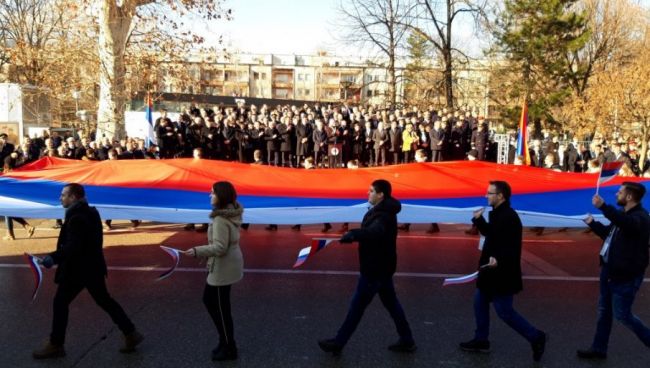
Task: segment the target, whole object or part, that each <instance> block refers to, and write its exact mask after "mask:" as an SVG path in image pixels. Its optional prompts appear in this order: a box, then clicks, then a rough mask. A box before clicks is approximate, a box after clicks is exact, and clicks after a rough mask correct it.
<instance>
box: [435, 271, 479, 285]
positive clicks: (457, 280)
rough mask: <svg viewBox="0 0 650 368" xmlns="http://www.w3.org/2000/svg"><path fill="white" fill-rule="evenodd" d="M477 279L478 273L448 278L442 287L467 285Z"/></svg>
mask: <svg viewBox="0 0 650 368" xmlns="http://www.w3.org/2000/svg"><path fill="white" fill-rule="evenodd" d="M477 278H478V271H476V272H474V273H472V274H469V275H465V276H460V277H449V278H446V279H445V281H444V282H443V283H442V286H447V285H459V284H467V283H470V282H472V281H474V280H476V279H477Z"/></svg>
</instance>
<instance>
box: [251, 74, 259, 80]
mask: <svg viewBox="0 0 650 368" xmlns="http://www.w3.org/2000/svg"><path fill="white" fill-rule="evenodd" d="M253 79H255V80H259V79H260V73H258V72H253Z"/></svg>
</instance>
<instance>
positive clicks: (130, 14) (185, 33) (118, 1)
mask: <svg viewBox="0 0 650 368" xmlns="http://www.w3.org/2000/svg"><path fill="white" fill-rule="evenodd" d="M86 1H88V2H92V1H93V0H86ZM97 1H98V6H99V15H98V25H99V42H98V47H99V48H98V52H99V60H100V78H99V108H98V111H97V123H98V133H99V134H105V135H108V136H122V135H123V134H124V106H125V101H126V97H127V96H126V94H125V91H126V89H125V77H126V63H125V61H126V56H127V46H129V44H134V43H135V42H133V41H135V39H137V40H138V41H139V42H141V43H144V44H146V45H147V46H149V47H150V49H149V53H160V54H164V55H161V56H162V57H166V56H168V55H171V54H175V53H177V50H178V48H177V47H175V46H173V45H174V44H175V43H176V44H177V46H179V47H182V48H184V49H185V52H189V48H191V47H196V46H198V44H199V43H201V42H202V41H203V40H202V39H201V38H200V37H197V36H196V35H194V34H193V32H191V30H187V29H185V25H184V24H183V23H181V22H179V21H178V19H183V17H186V16H188V17H189V16H194V17H199V18H201V19H202V20H206V21H210V20H215V19H220V18H222V17H229V11H223V10H222V7H221V1H220V0H97ZM136 20H137V22H136ZM138 26H140V27H141V28H139V29H138ZM132 37H133V38H134V39H131V38H132ZM170 45H171V46H170ZM166 47H168V48H167V49H166Z"/></svg>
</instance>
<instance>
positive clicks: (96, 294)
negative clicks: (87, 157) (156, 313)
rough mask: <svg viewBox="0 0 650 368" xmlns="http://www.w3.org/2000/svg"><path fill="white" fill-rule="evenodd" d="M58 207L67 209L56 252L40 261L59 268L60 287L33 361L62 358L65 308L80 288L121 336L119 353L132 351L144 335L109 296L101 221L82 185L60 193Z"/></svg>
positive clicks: (70, 186) (67, 188) (63, 351)
mask: <svg viewBox="0 0 650 368" xmlns="http://www.w3.org/2000/svg"><path fill="white" fill-rule="evenodd" d="M60 200H61V205H62V206H63V208H65V209H66V211H65V221H64V223H63V226H62V227H61V232H60V233H59V240H58V241H57V245H56V251H54V252H52V253H50V254H48V255H47V256H45V257H44V258H43V260H42V261H41V263H42V264H43V266H45V267H46V268H50V267H52V266H53V265H55V264H57V265H59V267H58V268H57V270H56V274H55V276H54V282H55V283H57V284H58V285H59V286H58V288H57V291H56V295H55V296H54V315H53V318H52V333H51V334H50V340H49V341H48V343H47V344H46V345H45V347H44V348H43V349H40V350H36V351H34V352H33V353H32V356H33V357H34V359H50V358H58V357H62V356H65V350H64V348H63V344H64V342H65V330H66V327H67V325H68V307H69V305H70V303H72V301H73V300H74V299H75V298H76V297H77V295H79V293H80V292H81V291H82V290H83V289H87V290H88V293H90V296H92V298H93V299H94V300H95V303H97V305H99V306H100V307H101V308H102V309H103V310H105V311H106V312H107V313H108V315H109V316H110V317H111V319H112V320H113V322H114V323H115V324H116V325H117V326H118V328H119V329H120V331H122V333H123V334H124V346H123V347H122V348H120V352H122V353H130V352H133V351H135V347H136V346H137V345H138V344H139V343H140V342H142V340H143V339H144V336H142V334H140V333H139V332H138V331H137V330H136V329H135V326H134V325H133V322H131V320H130V319H129V317H127V315H126V313H124V310H123V309H122V307H120V305H119V304H118V303H117V302H116V301H115V300H114V299H113V298H111V296H110V295H109V294H108V290H107V289H106V282H105V278H106V276H107V269H106V261H105V260H104V252H103V250H102V243H103V234H102V221H101V218H100V217H99V212H97V210H96V209H95V208H94V207H90V206H89V205H88V202H87V201H86V194H85V190H84V188H83V186H81V185H79V184H75V183H72V184H68V185H66V186H65V187H63V190H62V191H61V197H60Z"/></svg>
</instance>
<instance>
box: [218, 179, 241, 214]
mask: <svg viewBox="0 0 650 368" xmlns="http://www.w3.org/2000/svg"><path fill="white" fill-rule="evenodd" d="M212 192H214V195H215V196H217V208H218V209H222V208H226V206H228V205H229V204H235V202H236V201H237V192H236V191H235V187H234V186H233V185H232V184H231V183H230V182H229V181H218V182H216V183H214V184H212Z"/></svg>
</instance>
